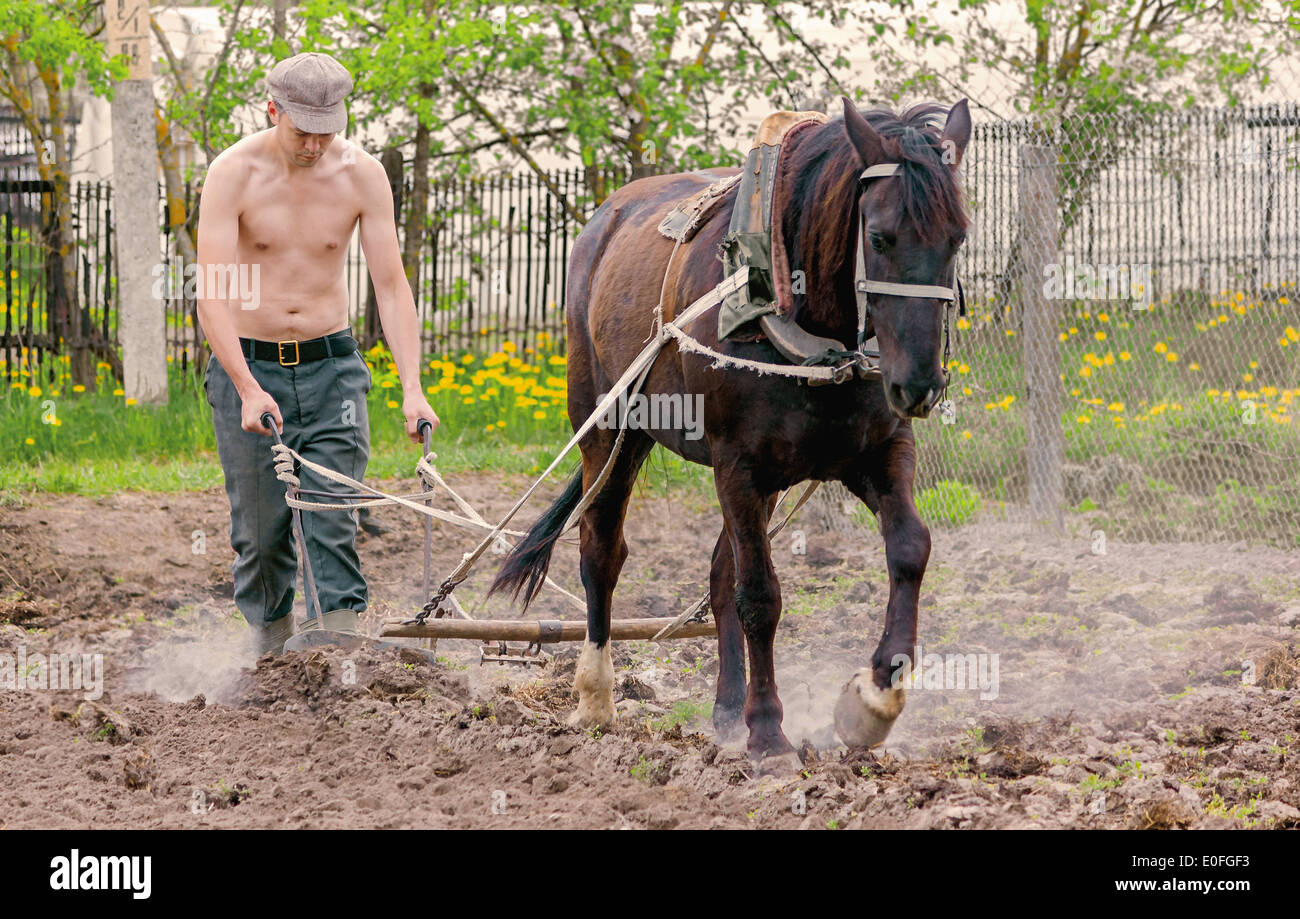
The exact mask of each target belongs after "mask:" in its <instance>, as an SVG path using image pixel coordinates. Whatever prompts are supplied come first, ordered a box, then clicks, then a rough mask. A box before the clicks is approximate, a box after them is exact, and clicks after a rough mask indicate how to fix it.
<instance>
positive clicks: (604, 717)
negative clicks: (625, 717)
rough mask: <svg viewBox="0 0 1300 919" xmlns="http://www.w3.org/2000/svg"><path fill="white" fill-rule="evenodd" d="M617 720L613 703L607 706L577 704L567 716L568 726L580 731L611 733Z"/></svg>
mask: <svg viewBox="0 0 1300 919" xmlns="http://www.w3.org/2000/svg"><path fill="white" fill-rule="evenodd" d="M617 720H618V714H617V713H616V712H615V711H614V705H613V703H610V705H609V706H603V705H587V704H585V703H584V702H579V703H578V707H577V709H576V710H575V711H574V712H573V714H571V715H569V718H568V722H567V723H568V725H569V727H571V728H577V729H578V730H580V731H590V730H597V731H605V732H608V731H612V730H613V729H614V725H615V723H616V722H617Z"/></svg>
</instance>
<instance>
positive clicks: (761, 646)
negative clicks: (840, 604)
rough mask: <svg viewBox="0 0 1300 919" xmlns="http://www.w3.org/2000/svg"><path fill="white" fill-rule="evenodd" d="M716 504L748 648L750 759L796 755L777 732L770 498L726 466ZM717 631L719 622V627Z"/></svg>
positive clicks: (776, 589)
mask: <svg viewBox="0 0 1300 919" xmlns="http://www.w3.org/2000/svg"><path fill="white" fill-rule="evenodd" d="M714 481H715V484H716V486H717V489H718V501H719V502H720V503H721V505H722V515H723V518H724V519H725V520H726V524H727V526H726V530H727V535H728V537H729V541H730V543H731V551H732V554H733V557H734V559H735V568H736V572H735V574H736V591H735V605H736V616H737V618H738V619H739V620H740V625H741V628H743V629H744V632H745V645H746V647H747V648H748V649H749V688H748V691H747V693H746V695H745V724H746V725H747V726H748V727H749V741H748V744H747V746H748V748H749V755H750V757H751V758H752V759H756V760H757V759H762V758H763V757H764V756H769V755H784V754H791V755H793V754H794V747H793V746H791V744H790V741H788V740H787V739H786V737H785V734H783V733H782V732H781V716H782V714H783V712H782V709H781V700H780V699H779V698H778V697H777V694H776V668H775V662H774V660H773V654H772V645H773V642H774V641H775V639H776V625H777V622H779V621H780V619H781V585H780V583H779V582H778V581H777V577H776V569H774V568H773V567H772V552H771V547H770V546H769V544H768V539H767V521H768V516H769V513H770V510H771V507H772V501H771V497H770V496H761V497H760V492H759V490H758V486H757V484H756V483H755V482H754V480H753V478H752V476H751V475H750V474H749V473H748V472H746V471H744V470H741V469H737V468H736V467H734V466H733V467H730V468H727V469H719V470H717V471H716V472H715V473H714ZM719 631H721V624H719Z"/></svg>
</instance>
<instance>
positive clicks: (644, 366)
mask: <svg viewBox="0 0 1300 919" xmlns="http://www.w3.org/2000/svg"><path fill="white" fill-rule="evenodd" d="M680 245H681V241H680V240H678V242H677V245H675V246H674V247H673V252H672V255H676V253H677V249H678V247H680ZM672 255H670V256H669V267H671V263H672ZM748 277H749V269H748V267H741V269H740V270H739V271H737V272H736V273H735V274H733V275H731V276H729V277H727V278H725V279H724V280H723V281H722V282H721V283H720V284H718V285H717V286H715V287H714V288H713V289H712V290H710V291H709V292H708V293H706V294H704V295H703V296H702V297H700V298H698V299H697V300H696V301H695V302H693V303H692V304H691V305H690V306H689V307H687V308H686V310H685V311H683V312H682V313H681V315H679V316H677V317H675V318H674V319H673V320H672V321H669V322H665V321H664V319H663V297H664V294H665V292H666V290H667V281H668V272H667V270H665V272H664V281H663V283H662V284H661V286H660V292H659V297H660V299H659V303H658V305H657V306H656V307H655V329H653V330H652V332H651V336H650V339H649V340H648V341H647V343H646V345H645V347H644V348H642V349H641V352H640V353H639V354H638V355H637V356H636V357H635V358H634V359H633V360H632V362H631V363H630V364H629V365H628V366H627V368H626V369H625V370H624V371H623V375H622V376H620V377H619V378H618V381H617V382H616V383H615V384H614V385H613V386H612V387H611V388H610V391H609V392H608V393H607V394H606V395H605V397H604V398H603V399H601V400H600V402H599V404H597V406H596V408H595V409H594V410H593V411H592V413H591V414H590V415H589V416H588V417H587V420H586V421H584V422H583V423H582V424H581V425H580V426H579V428H578V430H576V431H574V433H573V436H572V437H571V438H569V441H568V443H566V444H565V445H564V448H563V449H562V450H561V451H560V452H559V453H558V454H557V455H556V457H555V459H553V460H551V463H550V465H549V466H547V467H546V469H544V470H543V471H542V474H541V475H540V476H538V478H537V480H536V481H535V482H533V484H532V485H531V486H529V488H528V490H527V491H525V492H524V493H523V495H521V496H520V498H519V500H518V501H516V502H515V503H514V505H513V506H512V507H511V508H510V510H509V511H507V512H506V515H505V516H504V517H503V518H501V521H500V522H499V523H497V524H496V525H495V526H492V525H491V524H489V523H487V521H486V520H484V519H483V517H482V516H480V515H479V514H478V513H477V512H476V511H475V510H474V509H473V508H472V507H471V506H470V505H469V503H468V502H466V501H465V500H464V499H462V498H461V497H460V496H459V495H457V494H456V492H455V491H454V490H453V489H452V488H451V487H450V486H449V485H447V483H446V481H445V480H443V478H442V476H441V475H439V473H438V471H437V469H436V468H435V467H434V466H433V464H432V462H431V460H432V459H435V458H436V455H435V454H433V453H430V454H428V455H426V456H423V457H421V458H420V460H419V461H418V462H417V463H416V472H417V474H418V475H419V476H420V478H421V479H422V480H423V481H425V482H430V481H431V482H433V483H436V484H438V485H441V486H442V487H443V488H445V489H446V490H447V492H448V494H450V495H451V496H452V500H453V501H454V502H455V503H456V505H457V507H459V508H460V509H461V511H462V513H463V516H462V515H461V514H453V513H450V512H448V511H443V510H439V509H437V508H434V507H429V506H428V505H426V504H420V503H416V502H415V501H412V500H410V499H408V498H406V497H404V496H401V495H390V494H387V493H385V492H383V491H381V490H380V489H378V488H374V487H372V486H370V485H367V484H366V483H365V482H361V481H358V480H357V479H354V478H352V477H350V476H347V475H344V474H343V473H341V472H337V471H335V470H333V469H330V468H328V467H326V466H322V465H320V464H319V463H314V462H312V461H311V460H308V459H304V458H303V456H302V454H300V453H298V452H297V451H295V450H293V449H291V448H290V447H289V446H288V445H286V444H282V443H281V444H274V445H273V446H272V447H271V451H272V453H273V454H274V456H275V472H276V478H278V479H279V480H280V481H282V482H284V483H286V484H288V485H291V486H292V487H293V488H295V489H296V488H298V487H300V480H299V477H298V476H297V475H295V474H294V471H293V470H294V461H295V460H296V461H297V462H298V463H299V464H300V465H301V466H302V467H303V468H306V469H310V470H311V471H312V472H315V473H316V474H317V475H319V476H321V477H322V478H325V479H327V480H329V481H332V482H337V483H338V484H340V485H346V486H348V487H350V488H355V489H357V490H358V491H363V492H366V493H368V494H371V495H374V496H375V498H374V499H373V500H368V501H359V500H354V501H352V502H351V503H348V504H339V503H328V502H320V501H303V500H302V499H300V498H295V497H293V496H292V495H289V494H286V495H285V503H286V504H288V505H289V506H290V507H294V508H298V509H300V510H306V511H335V510H353V509H355V508H358V507H376V506H379V505H384V504H400V505H401V506H403V507H406V508H409V509H410V510H413V511H415V512H416V513H418V514H424V515H425V516H427V517H432V518H434V519H436V520H441V521H443V522H444V523H450V524H452V525H453V526H459V527H463V528H465V529H478V530H488V533H487V535H486V536H484V537H483V539H482V540H481V541H480V542H479V544H478V545H477V546H476V547H475V548H474V549H473V550H472V551H471V552H466V553H465V554H464V555H463V556H461V560H460V564H458V565H457V566H456V568H455V570H454V571H452V573H451V574H450V575H448V576H447V578H446V580H445V581H444V582H443V583H444V584H445V585H449V586H450V587H453V588H454V587H455V586H456V585H457V584H459V583H461V582H462V581H464V580H465V577H466V576H467V575H468V574H469V571H470V569H471V568H473V566H474V564H475V563H476V562H477V561H478V560H479V559H480V558H481V557H482V556H483V554H484V553H485V552H487V550H488V549H489V548H490V547H491V546H493V545H494V544H495V543H496V540H497V539H498V538H499V537H500V536H502V535H506V534H508V535H510V536H515V537H519V538H522V537H524V536H525V535H526V534H524V533H519V532H517V531H514V530H507V529H506V525H507V524H508V523H509V522H510V521H511V519H513V518H514V516H515V514H517V513H518V512H519V509H520V508H522V507H523V506H524V504H525V503H526V502H527V501H528V499H529V498H530V497H532V495H533V492H535V491H536V490H537V489H538V487H540V486H541V484H542V482H544V481H546V479H547V478H548V477H549V476H550V474H551V473H552V472H554V471H555V469H556V467H557V466H559V464H560V461H561V460H563V459H564V457H565V456H567V455H568V454H569V452H570V451H571V450H572V449H573V448H574V447H575V446H577V445H578V443H579V442H580V441H581V440H582V438H583V437H585V436H586V435H587V434H588V433H589V432H590V431H591V429H592V427H593V426H594V425H595V423H596V422H597V420H598V419H600V418H602V417H604V415H605V414H606V413H607V412H608V411H609V410H610V408H612V407H613V406H614V405H615V404H616V403H617V402H618V400H619V399H620V397H622V395H623V394H624V393H625V392H628V388H629V387H632V390H631V392H632V394H633V395H635V394H636V393H638V392H640V389H641V386H642V385H643V384H644V382H645V379H646V377H647V376H648V374H649V372H650V368H651V366H652V365H653V364H654V362H655V360H656V359H657V358H658V356H659V352H660V351H662V350H663V347H664V345H665V344H666V343H667V342H668V340H669V338H670V337H671V338H672V339H675V340H676V341H677V344H678V348H679V349H681V350H685V351H689V352H692V353H697V354H706V355H708V356H710V357H712V358H714V363H713V366H714V367H715V368H717V367H736V368H740V369H744V370H750V371H754V372H756V373H758V374H760V375H763V374H777V375H781V376H790V377H799V378H802V379H809V380H827V381H830V380H833V379H835V376H836V374H837V372H838V371H839V370H840V368H835V367H825V366H822V367H804V366H795V365H790V364H769V363H766V362H763V361H751V360H747V359H745V358H738V357H731V356H729V355H726V354H722V353H721V352H719V351H715V350H713V349H712V348H709V347H708V346H706V345H704V344H702V343H701V342H699V341H697V340H696V339H695V338H693V337H692V336H691V335H689V334H688V333H686V332H684V331H682V329H681V328H679V327H678V326H679V324H680V325H685V324H687V323H689V322H693V321H694V320H695V319H697V318H698V317H699V316H700V315H702V314H703V313H704V312H705V311H707V310H709V309H711V308H712V307H714V306H716V305H718V304H719V303H721V302H722V301H723V300H724V299H725V298H726V297H727V296H728V295H729V294H731V293H732V292H734V291H735V290H737V289H739V288H740V287H741V286H743V285H744V284H746V283H748ZM630 403H631V399H628V400H626V402H625V409H626V406H628V405H630ZM625 422H626V415H625V414H623V413H621V414H620V423H619V433H618V437H617V438H616V440H615V444H614V450H613V451H612V452H611V455H610V457H609V459H607V460H606V462H605V466H604V468H603V469H602V470H601V473H600V475H599V476H598V477H597V479H596V481H595V482H593V483H592V487H591V488H589V489H587V490H586V492H585V493H584V494H583V497H582V501H581V502H580V503H579V505H578V508H577V509H576V510H575V511H574V513H573V514H572V515H571V516H570V518H569V520H568V521H567V523H566V527H565V531H564V532H567V531H568V530H569V529H571V528H572V527H573V526H576V524H577V521H578V519H579V518H580V517H581V512H582V511H585V510H586V509H587V508H588V507H589V506H590V505H591V502H592V501H593V500H594V499H595V497H596V495H597V494H598V493H599V491H600V488H601V487H602V486H603V485H604V483H605V480H606V479H607V478H608V476H609V472H610V470H611V468H612V466H613V463H614V458H615V457H616V456H617V454H618V450H619V448H620V447H621V445H622V442H623V436H624V433H625V431H626V424H625ZM814 488H816V483H812V484H811V485H810V487H809V488H808V489H807V490H806V491H805V492H804V494H803V495H802V496H801V497H800V499H799V503H798V504H797V505H796V506H795V508H794V509H793V510H792V511H791V512H790V515H787V517H786V520H788V519H789V517H790V516H793V514H794V512H795V511H797V510H798V509H799V507H802V506H803V503H804V502H805V501H806V500H807V499H808V496H809V495H810V494H811V493H812V491H813V489H814ZM783 498H784V495H783V496H782V499H783ZM425 500H427V498H426V499H425ZM778 505H779V501H778ZM784 525H785V522H784V521H782V523H781V524H780V525H778V526H777V528H776V530H773V531H772V533H775V532H777V531H779V529H780V527H781V526H784ZM546 582H547V583H548V584H549V585H550V586H551V587H553V588H554V589H556V590H558V591H559V592H560V593H562V594H564V595H565V596H566V597H568V598H569V599H570V600H572V601H573V602H575V603H577V604H580V605H581V608H582V609H584V610H585V609H586V604H585V603H583V601H582V600H581V599H580V598H578V597H577V596H575V595H574V594H572V593H570V592H569V591H567V590H565V589H564V588H563V587H560V586H559V585H558V584H555V583H554V582H553V581H551V579H550V578H549V577H548V578H547V579H546ZM707 601H708V595H707V594H706V595H705V598H704V599H703V600H701V601H699V602H698V603H696V604H695V605H694V606H693V607H692V608H691V609H689V610H687V612H686V613H683V614H682V616H680V617H678V619H677V620H674V622H673V623H670V624H669V626H667V627H666V629H664V630H662V631H661V632H660V633H659V635H657V636H655V637H656V638H658V637H660V636H662V635H664V634H665V633H667V634H671V632H672V631H675V630H676V629H677V628H680V625H681V623H683V622H685V621H687V619H688V618H690V616H692V615H694V614H695V612H696V611H697V610H698V609H700V608H701V605H702V604H704V603H707Z"/></svg>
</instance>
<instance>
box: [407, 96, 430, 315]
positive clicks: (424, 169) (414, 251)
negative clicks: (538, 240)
mask: <svg viewBox="0 0 1300 919" xmlns="http://www.w3.org/2000/svg"><path fill="white" fill-rule="evenodd" d="M433 94H434V87H433V85H432V84H431V83H421V84H420V95H421V96H423V97H424V98H426V99H430V98H432V97H433ZM429 141H430V133H429V126H428V125H426V124H424V123H421V124H420V125H419V126H418V127H417V128H416V130H415V159H414V161H413V162H412V163H411V200H410V201H409V202H406V203H407V205H408V206H407V208H406V238H405V239H403V240H402V266H403V267H404V268H405V269H406V280H407V283H409V284H410V285H411V296H412V297H414V298H415V310H416V313H417V315H418V314H419V311H420V251H421V250H422V249H423V248H424V233H425V228H426V224H427V223H428V215H429ZM421 337H423V332H421Z"/></svg>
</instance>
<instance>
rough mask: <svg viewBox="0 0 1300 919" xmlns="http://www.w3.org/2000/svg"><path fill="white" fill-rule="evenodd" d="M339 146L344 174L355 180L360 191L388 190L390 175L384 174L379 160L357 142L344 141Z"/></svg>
mask: <svg viewBox="0 0 1300 919" xmlns="http://www.w3.org/2000/svg"><path fill="white" fill-rule="evenodd" d="M339 146H340V150H339V156H340V162H341V164H342V166H343V168H344V174H345V175H348V176H349V177H350V178H351V179H352V180H353V182H354V183H355V184H356V186H357V188H358V189H359V190H361V191H363V192H370V193H373V192H375V191H376V190H378V189H379V188H383V189H387V188H388V173H386V172H384V166H383V164H382V163H381V162H379V160H378V159H376V158H375V157H374V156H372V155H371V154H369V153H367V152H366V151H365V149H363V148H362V146H361V145H360V144H358V143H357V142H356V141H352V140H346V139H344V140H343V141H342V142H341V143H340V145H339Z"/></svg>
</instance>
